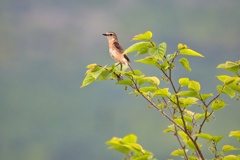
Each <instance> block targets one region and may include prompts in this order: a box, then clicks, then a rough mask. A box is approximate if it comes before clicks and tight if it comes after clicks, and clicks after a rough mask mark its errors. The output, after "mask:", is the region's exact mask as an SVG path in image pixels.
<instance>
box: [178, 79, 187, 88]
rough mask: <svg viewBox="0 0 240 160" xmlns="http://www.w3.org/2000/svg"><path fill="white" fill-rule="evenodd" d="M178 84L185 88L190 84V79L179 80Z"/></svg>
mask: <svg viewBox="0 0 240 160" xmlns="http://www.w3.org/2000/svg"><path fill="white" fill-rule="evenodd" d="M178 83H179V84H180V85H181V86H182V87H183V86H187V85H188V84H189V78H179V80H178Z"/></svg>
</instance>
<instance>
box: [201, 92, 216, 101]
mask: <svg viewBox="0 0 240 160" xmlns="http://www.w3.org/2000/svg"><path fill="white" fill-rule="evenodd" d="M200 96H201V99H202V100H204V101H205V100H206V99H208V98H209V97H212V96H213V94H212V93H208V94H200Z"/></svg>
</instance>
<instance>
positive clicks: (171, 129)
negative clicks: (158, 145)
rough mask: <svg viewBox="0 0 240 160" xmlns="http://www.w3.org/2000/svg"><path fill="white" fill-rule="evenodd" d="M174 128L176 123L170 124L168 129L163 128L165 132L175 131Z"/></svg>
mask: <svg viewBox="0 0 240 160" xmlns="http://www.w3.org/2000/svg"><path fill="white" fill-rule="evenodd" d="M174 130H175V129H174V125H173V124H172V125H169V126H168V128H167V129H165V130H163V132H164V133H168V132H173V131H174Z"/></svg>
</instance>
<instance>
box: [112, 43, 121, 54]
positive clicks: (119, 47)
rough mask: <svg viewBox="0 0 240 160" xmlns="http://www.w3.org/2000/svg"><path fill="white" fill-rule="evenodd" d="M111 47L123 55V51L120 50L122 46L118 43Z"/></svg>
mask: <svg viewBox="0 0 240 160" xmlns="http://www.w3.org/2000/svg"><path fill="white" fill-rule="evenodd" d="M113 45H114V46H115V47H116V49H117V50H118V51H119V52H120V53H123V52H124V49H123V48H122V46H121V45H120V44H119V43H118V42H114V43H113Z"/></svg>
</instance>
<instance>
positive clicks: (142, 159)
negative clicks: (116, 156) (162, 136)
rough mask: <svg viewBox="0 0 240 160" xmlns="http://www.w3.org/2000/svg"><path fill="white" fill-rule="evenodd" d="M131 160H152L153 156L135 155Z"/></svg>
mask: <svg viewBox="0 0 240 160" xmlns="http://www.w3.org/2000/svg"><path fill="white" fill-rule="evenodd" d="M131 160H153V155H149V154H148V155H146V154H144V155H137V157H134V158H133V159H131Z"/></svg>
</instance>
